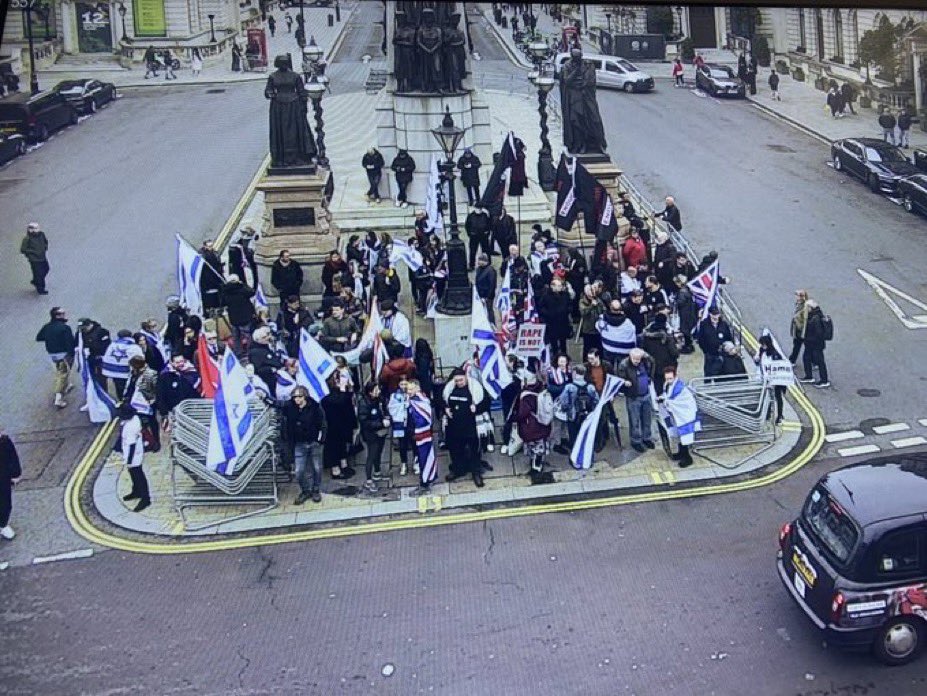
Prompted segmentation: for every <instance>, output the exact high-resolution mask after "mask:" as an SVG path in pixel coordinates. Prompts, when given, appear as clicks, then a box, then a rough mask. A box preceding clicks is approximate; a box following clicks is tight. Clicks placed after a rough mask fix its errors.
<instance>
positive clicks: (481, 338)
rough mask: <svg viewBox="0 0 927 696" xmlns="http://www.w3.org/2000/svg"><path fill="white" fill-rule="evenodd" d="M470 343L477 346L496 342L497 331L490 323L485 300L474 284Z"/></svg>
mask: <svg viewBox="0 0 927 696" xmlns="http://www.w3.org/2000/svg"><path fill="white" fill-rule="evenodd" d="M470 343H472V344H473V345H475V346H486V345H494V344H495V343H496V332H495V331H493V328H492V324H490V323H489V315H487V314H486V307H485V306H484V305H483V300H482V299H481V298H480V296H479V294H477V292H476V285H474V286H473V309H472V311H471V312H470Z"/></svg>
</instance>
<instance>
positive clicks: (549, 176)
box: [528, 41, 557, 191]
mask: <svg viewBox="0 0 927 696" xmlns="http://www.w3.org/2000/svg"><path fill="white" fill-rule="evenodd" d="M528 51H529V52H530V53H531V55H532V56H533V57H534V62H535V65H537V69H536V71H534V72H532V73H531V74H529V76H528V79H529V80H531V82H532V83H534V85H535V86H536V87H537V88H538V114H539V115H540V117H541V149H540V150H538V183H539V184H540V185H541V190H543V191H553V190H554V189H556V188H557V174H556V172H555V171H554V160H553V157H552V155H551V147H550V140H548V139H547V133H548V132H549V129H548V128H547V94H548V92H550V91H551V90H552V89H553V88H554V84H555V80H554V78H553V77H551V76H549V75H547V74H546V70H545V69H544V58H545V57H546V56H547V44H545V43H544V42H543V41H535V42H534V43H531V44H529V45H528Z"/></svg>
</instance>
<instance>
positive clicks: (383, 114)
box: [376, 80, 492, 206]
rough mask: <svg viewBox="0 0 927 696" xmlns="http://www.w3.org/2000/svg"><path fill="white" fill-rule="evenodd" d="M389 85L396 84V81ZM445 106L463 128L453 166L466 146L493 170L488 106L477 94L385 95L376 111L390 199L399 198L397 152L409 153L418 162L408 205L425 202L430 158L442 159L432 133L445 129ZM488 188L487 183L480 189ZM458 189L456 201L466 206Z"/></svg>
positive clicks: (462, 191) (382, 95)
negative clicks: (394, 173) (395, 175)
mask: <svg viewBox="0 0 927 696" xmlns="http://www.w3.org/2000/svg"><path fill="white" fill-rule="evenodd" d="M390 82H391V83H392V84H395V80H390ZM445 107H447V108H448V109H449V110H450V113H451V116H452V117H453V119H454V125H456V126H457V127H459V128H463V129H465V130H464V135H463V139H462V140H461V141H460V145H459V146H458V148H457V152H456V153H455V162H456V158H457V157H460V155H461V154H463V150H464V148H465V147H472V148H473V152H474V153H475V154H476V156H477V157H479V158H480V160H481V161H482V163H483V164H484V165H492V133H491V131H490V125H489V105H488V104H487V103H486V102H485V101H483V99H482V97H480V96H478V95H477V94H476V93H475V92H472V91H466V92H463V93H461V94H454V95H444V96H438V95H424V94H422V95H416V94H394V93H391V92H389V91H386V90H384V91H383V92H382V93H381V95H380V98H379V99H378V101H377V107H376V110H377V149H378V150H379V151H380V152H381V153H382V154H383V159H384V160H385V161H386V168H385V169H384V174H386V175H387V176H386V177H385V178H386V186H388V187H389V194H388V195H389V197H390V198H395V196H396V193H397V191H398V190H399V189H398V188H397V187H396V182H395V180H394V178H393V176H392V171H390V170H389V165H390V164H391V163H392V161H393V158H394V157H395V156H396V153H397V152H398V151H399V150H406V151H408V153H409V154H410V155H411V156H412V159H414V160H415V174H414V178H413V181H412V183H411V184H410V185H409V190H408V198H409V202H410V203H414V204H415V205H417V206H418V205H421V204H422V203H424V201H425V193H426V191H427V186H428V174H429V171H430V169H431V158H432V156H433V155H435V154H437V155H438V156H439V157H441V158H443V157H444V154H443V153H442V152H441V148H440V147H439V145H438V142H437V140H435V137H434V135H433V134H432V132H431V131H432V129H433V128H438V127H439V126H440V125H441V121H442V119H443V118H444V110H445ZM485 183H486V181H485V179H484V180H483V181H482V182H481V184H483V185H485ZM381 186H382V184H381ZM456 186H457V189H456V193H457V200H461V199H462V200H464V201H466V200H467V193H466V189H464V187H463V185H462V184H461V183H460V179H459V178H458V179H457V180H456ZM381 190H382V189H381Z"/></svg>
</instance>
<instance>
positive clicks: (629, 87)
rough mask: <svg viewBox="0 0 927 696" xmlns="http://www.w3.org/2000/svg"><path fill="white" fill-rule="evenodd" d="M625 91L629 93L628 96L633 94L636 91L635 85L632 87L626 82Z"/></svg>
mask: <svg viewBox="0 0 927 696" xmlns="http://www.w3.org/2000/svg"><path fill="white" fill-rule="evenodd" d="M624 91H625V92H627V93H628V94H631V92H633V91H634V85H632V84H631V83H630V82H625V83H624Z"/></svg>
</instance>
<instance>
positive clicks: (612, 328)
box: [596, 299, 637, 365]
mask: <svg viewBox="0 0 927 696" xmlns="http://www.w3.org/2000/svg"><path fill="white" fill-rule="evenodd" d="M596 329H597V330H598V332H599V336H600V337H601V339H602V348H603V351H602V355H603V357H604V359H605V360H606V361H608V362H610V363H611V364H612V365H617V364H618V363H619V362H621V361H622V360H623V359H624V358H626V357H627V356H628V354H629V353H630V352H631V349H633V348H636V347H637V330H636V329H635V327H634V324H633V323H632V322H631V320H630V319H628V318H627V316H625V313H624V309H623V308H622V306H621V301H620V300H616V299H613V300H612V301H611V303H610V304H609V306H608V309H606V310H605V312H604V313H603V314H602V316H600V317H599V320H598V321H597V322H596Z"/></svg>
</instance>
